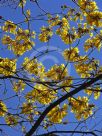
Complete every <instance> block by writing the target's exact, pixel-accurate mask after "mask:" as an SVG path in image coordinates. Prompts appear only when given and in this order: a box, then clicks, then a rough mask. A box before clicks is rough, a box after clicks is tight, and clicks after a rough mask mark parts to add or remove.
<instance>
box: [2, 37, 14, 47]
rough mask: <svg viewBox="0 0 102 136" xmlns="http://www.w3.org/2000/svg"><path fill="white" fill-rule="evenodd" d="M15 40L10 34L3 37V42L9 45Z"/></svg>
mask: <svg viewBox="0 0 102 136" xmlns="http://www.w3.org/2000/svg"><path fill="white" fill-rule="evenodd" d="M12 42H13V40H12V39H11V37H10V36H8V35H4V36H3V38H2V44H4V45H5V44H7V45H10V44H12Z"/></svg>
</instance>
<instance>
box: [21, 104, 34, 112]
mask: <svg viewBox="0 0 102 136" xmlns="http://www.w3.org/2000/svg"><path fill="white" fill-rule="evenodd" d="M21 113H22V114H31V113H34V106H33V104H32V103H23V105H22V111H21Z"/></svg>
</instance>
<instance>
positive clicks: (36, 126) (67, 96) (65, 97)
mask: <svg viewBox="0 0 102 136" xmlns="http://www.w3.org/2000/svg"><path fill="white" fill-rule="evenodd" d="M100 79H102V74H101V75H98V76H97V77H95V78H93V79H91V80H89V81H87V82H85V83H83V84H82V85H81V86H79V87H78V88H76V89H74V90H73V91H71V92H69V93H67V94H65V95H64V96H62V97H61V98H59V99H58V100H56V101H55V102H53V103H51V104H50V105H49V106H48V107H47V108H46V109H45V110H44V111H43V112H42V114H41V116H40V117H39V118H38V120H37V121H36V122H35V124H34V125H33V126H32V128H31V129H30V130H29V131H28V132H27V133H26V135H25V136H32V134H33V133H34V132H35V131H36V130H37V128H38V127H39V126H40V124H41V123H42V121H43V119H44V118H45V117H46V115H47V114H48V113H49V112H50V111H51V110H52V109H53V108H54V107H56V106H57V105H59V104H60V103H62V102H63V101H64V100H66V99H68V98H69V97H72V96H73V95H75V94H77V93H78V92H80V91H81V90H83V89H85V88H87V87H89V86H90V85H92V84H93V83H95V82H97V81H98V80H100Z"/></svg>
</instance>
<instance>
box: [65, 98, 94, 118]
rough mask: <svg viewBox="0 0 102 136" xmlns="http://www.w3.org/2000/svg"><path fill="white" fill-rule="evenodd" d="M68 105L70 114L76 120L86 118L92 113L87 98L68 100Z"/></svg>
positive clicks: (91, 105)
mask: <svg viewBox="0 0 102 136" xmlns="http://www.w3.org/2000/svg"><path fill="white" fill-rule="evenodd" d="M68 100H69V105H70V106H71V108H72V109H71V112H73V113H74V114H75V116H76V118H77V119H78V120H81V118H84V119H86V118H88V117H89V116H90V115H91V114H92V113H93V112H92V109H93V107H94V105H93V104H89V103H88V98H87V97H85V96H84V97H80V96H78V98H69V99H68Z"/></svg>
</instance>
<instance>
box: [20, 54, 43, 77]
mask: <svg viewBox="0 0 102 136" xmlns="http://www.w3.org/2000/svg"><path fill="white" fill-rule="evenodd" d="M22 65H23V67H24V69H25V70H27V71H28V72H29V73H30V74H34V75H36V76H39V77H44V75H45V67H44V66H43V64H41V63H38V61H37V59H32V60H30V59H29V58H27V57H26V58H25V59H24V62H23V64H22Z"/></svg>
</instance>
